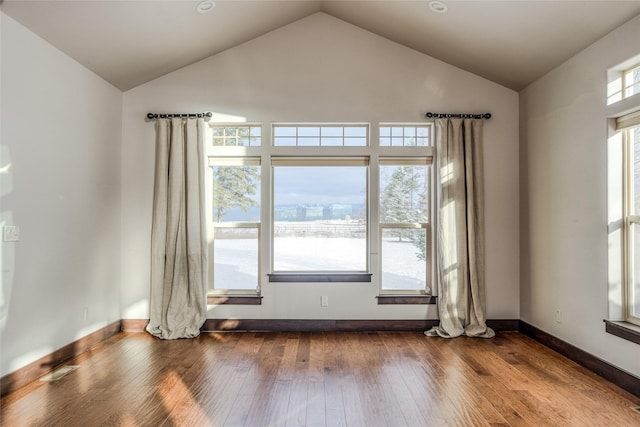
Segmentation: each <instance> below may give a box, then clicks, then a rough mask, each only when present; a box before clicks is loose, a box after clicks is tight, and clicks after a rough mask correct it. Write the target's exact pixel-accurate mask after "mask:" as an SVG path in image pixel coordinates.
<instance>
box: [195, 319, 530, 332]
mask: <svg viewBox="0 0 640 427" xmlns="http://www.w3.org/2000/svg"><path fill="white" fill-rule="evenodd" d="M437 324H438V320H325V319H207V321H206V322H205V323H204V325H203V326H202V328H200V330H202V331H255V332H267V331H268V332H372V331H385V332H389V331H397V332H419V331H425V330H427V329H430V328H432V327H433V326H436V325H437ZM487 326H489V327H491V328H493V329H494V330H496V331H517V330H518V320H517V319H516V320H513V319H495V320H487Z"/></svg>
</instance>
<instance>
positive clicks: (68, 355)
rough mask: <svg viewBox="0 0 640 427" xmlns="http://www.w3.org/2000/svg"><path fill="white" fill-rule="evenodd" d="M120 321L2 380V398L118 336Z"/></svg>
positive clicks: (0, 381)
mask: <svg viewBox="0 0 640 427" xmlns="http://www.w3.org/2000/svg"><path fill="white" fill-rule="evenodd" d="M120 323H121V322H120V321H119V320H118V321H117V322H113V323H111V324H109V325H107V326H105V327H104V328H102V329H99V330H97V331H95V332H93V333H91V334H89V335H87V336H85V337H82V338H80V339H79V340H77V341H74V342H72V343H71V344H68V345H65V346H64V347H62V348H60V349H58V350H56V351H54V352H53V353H51V354H49V355H47V356H44V357H41V358H40V359H38V360H36V361H35V362H32V363H30V364H28V365H26V366H24V367H22V368H20V369H18V370H16V371H14V372H12V373H10V374H7V375H5V376H4V377H2V379H0V396H5V395H7V394H8V393H10V392H12V391H15V390H17V389H19V388H20V387H23V386H25V385H27V384H29V383H31V382H33V381H35V380H37V379H38V378H41V377H42V376H44V375H46V374H48V373H49V372H51V371H52V370H53V369H55V368H56V367H57V366H59V365H61V364H62V363H64V362H66V361H68V360H71V359H73V358H74V357H76V356H78V355H80V354H82V353H84V352H85V351H87V350H89V349H91V348H92V347H95V346H96V345H97V344H99V343H101V342H102V341H104V340H106V339H107V338H109V337H112V336H113V335H115V334H117V333H118V332H120V330H121V325H120Z"/></svg>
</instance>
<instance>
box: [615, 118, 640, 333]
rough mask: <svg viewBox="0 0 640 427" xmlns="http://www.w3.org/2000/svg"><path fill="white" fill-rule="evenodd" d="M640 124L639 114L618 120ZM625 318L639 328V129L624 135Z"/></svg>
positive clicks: (630, 128)
mask: <svg viewBox="0 0 640 427" xmlns="http://www.w3.org/2000/svg"><path fill="white" fill-rule="evenodd" d="M634 118H635V121H640V112H638V113H636V114H634V115H629V116H626V117H623V118H621V119H618V123H624V120H625V119H626V120H633V119H634ZM623 144H624V153H623V159H624V177H625V179H624V191H623V194H624V196H623V197H624V221H623V224H624V225H623V230H624V232H623V235H624V283H625V298H624V299H625V317H626V320H627V321H628V322H630V323H634V324H636V325H640V125H635V126H632V127H628V128H626V129H625V130H624V131H623Z"/></svg>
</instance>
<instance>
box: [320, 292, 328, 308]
mask: <svg viewBox="0 0 640 427" xmlns="http://www.w3.org/2000/svg"><path fill="white" fill-rule="evenodd" d="M320 305H321V306H322V307H329V297H328V296H327V295H322V296H321V297H320Z"/></svg>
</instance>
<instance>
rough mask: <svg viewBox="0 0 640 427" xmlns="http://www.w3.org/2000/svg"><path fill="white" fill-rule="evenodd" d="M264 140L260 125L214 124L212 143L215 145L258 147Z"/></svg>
mask: <svg viewBox="0 0 640 427" xmlns="http://www.w3.org/2000/svg"><path fill="white" fill-rule="evenodd" d="M261 141H262V127H261V126H260V125H242V126H237V125H236V126H214V127H212V129H211V143H212V144H213V146H214V147H256V146H259V145H260V144H261Z"/></svg>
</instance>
